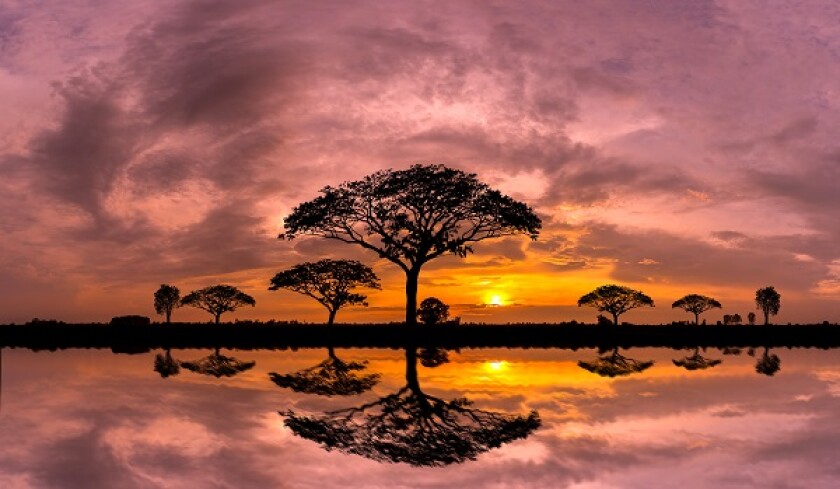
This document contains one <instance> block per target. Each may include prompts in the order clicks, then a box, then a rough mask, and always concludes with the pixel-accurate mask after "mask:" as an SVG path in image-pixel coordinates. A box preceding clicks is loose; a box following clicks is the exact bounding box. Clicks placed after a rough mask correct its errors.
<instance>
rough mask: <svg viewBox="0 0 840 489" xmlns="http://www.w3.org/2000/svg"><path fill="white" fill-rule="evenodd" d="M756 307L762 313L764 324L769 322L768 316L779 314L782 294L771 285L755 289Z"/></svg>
mask: <svg viewBox="0 0 840 489" xmlns="http://www.w3.org/2000/svg"><path fill="white" fill-rule="evenodd" d="M755 306H756V309H761V311H762V312H763V313H764V324H765V325H768V324H770V316H771V315H773V316H775V315H776V314H779V309H780V308H781V307H782V296H781V295H780V294H779V293H778V292H776V289H775V288H774V287H772V286H769V287H764V288H763V289H758V290H756V291H755Z"/></svg>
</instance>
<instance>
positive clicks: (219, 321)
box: [215, 312, 222, 324]
mask: <svg viewBox="0 0 840 489" xmlns="http://www.w3.org/2000/svg"><path fill="white" fill-rule="evenodd" d="M215 316H216V324H219V323H221V319H222V313H220V312H217V313H216V314H215Z"/></svg>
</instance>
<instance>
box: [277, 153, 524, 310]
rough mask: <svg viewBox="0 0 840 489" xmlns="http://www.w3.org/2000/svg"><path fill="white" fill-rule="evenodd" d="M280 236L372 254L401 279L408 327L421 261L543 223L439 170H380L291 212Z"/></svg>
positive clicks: (469, 179) (475, 183) (460, 175)
mask: <svg viewBox="0 0 840 489" xmlns="http://www.w3.org/2000/svg"><path fill="white" fill-rule="evenodd" d="M284 226H285V232H284V233H283V234H281V235H280V238H285V239H293V238H295V237H296V236H299V235H315V236H322V237H325V238H329V239H335V240H338V241H343V242H345V243H353V244H356V245H359V246H361V247H363V248H365V249H368V250H371V251H373V252H375V253H376V254H377V255H379V256H380V257H381V258H384V259H386V260H388V261H390V262H392V263H394V264H396V265H397V266H398V267H400V269H402V271H403V272H405V275H406V284H405V295H406V310H405V321H406V324H410V325H416V324H417V316H416V314H417V282H418V279H419V277H420V270H421V268H422V267H423V265H424V264H426V263H428V262H429V261H431V260H433V259H435V258H438V257H440V256H442V255H444V254H447V253H451V254H455V255H457V256H460V257H465V256H466V255H467V254H468V253H471V252H472V251H473V249H472V244H473V243H475V242H478V241H482V240H484V239H489V238H497V237H500V236H508V235H514V234H520V233H525V234H528V235H529V236H530V237H531V238H532V239H536V237H537V235H538V234H539V229H540V227H541V221H540V219H539V217H537V215H536V214H535V213H534V211H533V210H532V209H531V208H530V207H528V206H527V205H525V204H523V203H520V202H517V201H515V200H513V199H512V198H510V197H508V196H506V195H503V194H502V193H500V192H499V191H497V190H493V189H491V188H490V187H489V186H487V185H486V184H484V183H481V182H480V181H479V180H478V179H477V177H476V175H475V174H471V173H465V172H463V171H461V170H456V169H452V168H447V167H446V166H443V165H414V166H412V167H410V168H408V169H407V170H383V171H378V172H376V173H373V174H371V175H368V176H367V177H364V178H363V179H361V180H356V181H351V182H345V183H343V184H341V185H340V186H338V187H324V188H323V189H321V195H320V196H318V197H316V198H315V199H313V200H311V201H308V202H304V203H302V204H300V205H299V206H297V207H295V208H294V210H293V211H292V213H291V214H290V215H289V216H287V217H286V219H285V222H284Z"/></svg>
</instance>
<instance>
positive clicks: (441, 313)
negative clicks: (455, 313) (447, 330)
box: [417, 297, 449, 326]
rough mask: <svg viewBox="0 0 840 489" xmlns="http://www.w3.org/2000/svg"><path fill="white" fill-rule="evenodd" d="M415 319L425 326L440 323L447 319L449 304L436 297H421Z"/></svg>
mask: <svg viewBox="0 0 840 489" xmlns="http://www.w3.org/2000/svg"><path fill="white" fill-rule="evenodd" d="M417 319H419V320H420V322H421V323H423V324H425V325H427V326H433V325H435V324H441V323H443V322H445V321H446V320H447V319H449V306H447V305H446V304H444V303H443V301H441V300H440V299H438V298H437V297H429V298H426V299H423V302H421V303H420V307H418V308H417Z"/></svg>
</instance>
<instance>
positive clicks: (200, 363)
mask: <svg viewBox="0 0 840 489" xmlns="http://www.w3.org/2000/svg"><path fill="white" fill-rule="evenodd" d="M256 363H257V362H254V361H250V362H243V361H240V360H237V359H236V358H234V357H228V356H225V355H222V354H221V353H219V349H218V348H216V351H215V352H213V353H212V354H211V355H208V356H206V357H204V358H200V359H198V360H195V361H193V362H181V367H183V368H185V369H187V370H189V371H191V372H195V373H197V374H202V375H210V376H213V377H216V378H220V377H233V376H234V375H236V374H238V373H240V372H244V371H246V370H250V369H252V368H254V365H256Z"/></svg>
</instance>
